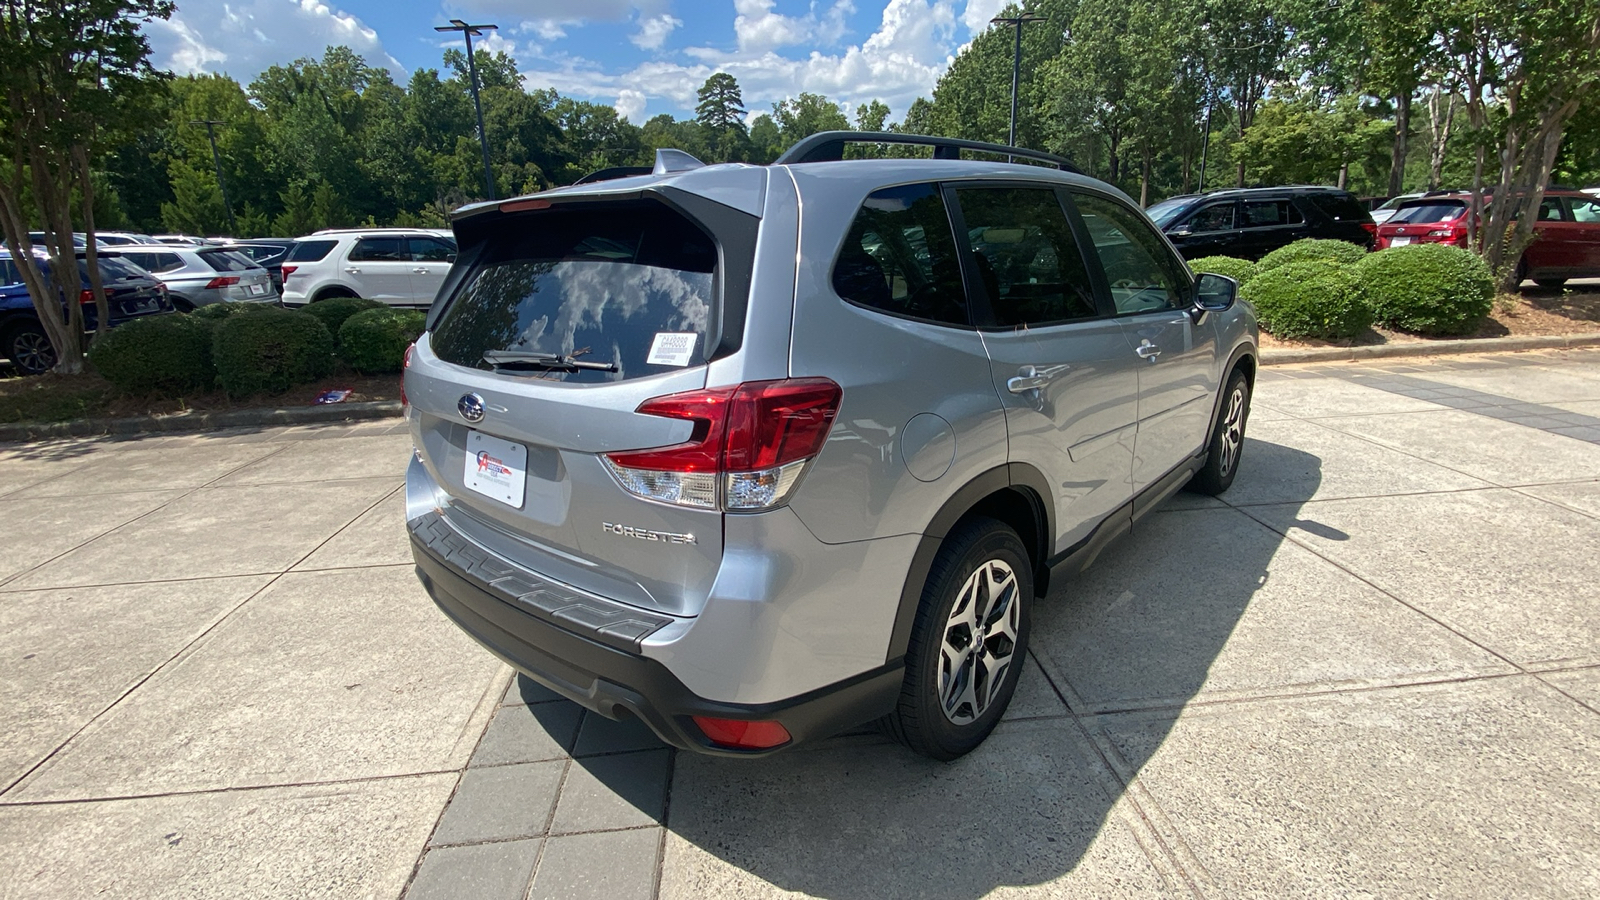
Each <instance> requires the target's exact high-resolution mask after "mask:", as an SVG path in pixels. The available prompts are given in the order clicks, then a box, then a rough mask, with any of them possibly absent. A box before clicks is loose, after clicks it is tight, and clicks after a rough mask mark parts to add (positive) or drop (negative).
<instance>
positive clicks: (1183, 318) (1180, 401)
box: [1072, 192, 1218, 492]
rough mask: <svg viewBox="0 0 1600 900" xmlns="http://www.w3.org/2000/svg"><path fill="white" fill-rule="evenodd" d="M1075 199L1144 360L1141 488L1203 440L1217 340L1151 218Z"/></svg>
mask: <svg viewBox="0 0 1600 900" xmlns="http://www.w3.org/2000/svg"><path fill="white" fill-rule="evenodd" d="M1072 200H1073V203H1074V204H1076V206H1077V208H1078V212H1079V213H1080V214H1081V215H1082V217H1083V223H1084V229H1085V231H1087V232H1088V234H1089V238H1090V241H1091V242H1092V243H1093V245H1094V248H1095V255H1096V257H1097V261H1098V263H1099V264H1100V266H1102V267H1103V268H1104V270H1105V278H1106V282H1107V283H1108V284H1109V285H1110V286H1111V299H1112V304H1113V306H1114V307H1115V309H1116V314H1117V320H1118V322H1119V323H1120V324H1121V325H1122V327H1123V329H1124V333H1125V335H1126V338H1127V341H1128V345H1129V349H1130V351H1131V352H1132V354H1133V355H1134V356H1135V358H1137V359H1138V360H1139V362H1138V363H1137V365H1138V373H1139V433H1138V438H1137V440H1136V442H1135V444H1134V460H1133V489H1134V491H1135V492H1138V491H1141V490H1143V489H1145V488H1147V487H1149V486H1150V485H1152V484H1154V483H1155V482H1156V481H1157V480H1159V479H1160V478H1161V477H1162V476H1163V475H1165V474H1167V473H1168V472H1169V471H1171V470H1172V469H1174V468H1176V467H1177V466H1178V465H1179V464H1180V463H1182V462H1184V461H1185V460H1186V459H1188V458H1189V457H1191V456H1193V455H1194V454H1195V453H1197V452H1199V451H1200V449H1201V447H1203V446H1204V444H1205V441H1206V436H1207V434H1208V433H1209V431H1210V428H1211V415H1212V400H1213V399H1214V398H1215V397H1216V395H1217V368H1218V366H1217V358H1216V357H1217V341H1216V334H1215V332H1214V330H1213V329H1212V327H1211V324H1210V322H1205V321H1203V322H1202V323H1201V324H1199V325H1196V324H1195V322H1194V320H1193V319H1192V318H1191V317H1190V315H1189V308H1190V302H1189V298H1190V296H1191V294H1192V292H1193V285H1192V284H1191V283H1190V280H1189V275H1188V272H1187V270H1185V268H1184V267H1183V264H1182V263H1181V262H1179V261H1178V259H1177V257H1176V256H1174V255H1173V253H1172V251H1171V249H1169V247H1168V246H1167V243H1166V241H1164V240H1162V238H1161V236H1160V235H1159V234H1157V233H1156V232H1155V231H1154V230H1153V229H1152V228H1151V227H1150V226H1149V225H1146V224H1145V222H1144V219H1143V218H1142V217H1141V216H1139V215H1137V214H1135V213H1134V212H1133V211H1132V210H1130V209H1128V208H1126V207H1124V206H1123V205H1122V204H1120V203H1117V202H1115V201H1112V200H1110V199H1108V198H1105V197H1100V196H1097V195H1093V194H1088V193H1083V192H1074V193H1073V194H1072Z"/></svg>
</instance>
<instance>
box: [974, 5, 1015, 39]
mask: <svg viewBox="0 0 1600 900" xmlns="http://www.w3.org/2000/svg"><path fill="white" fill-rule="evenodd" d="M1012 2H1014V0H967V8H966V10H965V11H963V12H962V13H961V24H963V25H965V26H967V31H968V32H969V33H971V34H973V35H976V34H977V33H978V32H980V31H982V30H984V29H985V28H988V27H989V20H990V19H992V18H994V17H995V16H998V15H1000V11H1001V10H1003V9H1005V8H1006V6H1008V5H1009V4H1010V3H1012Z"/></svg>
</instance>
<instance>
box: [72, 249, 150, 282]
mask: <svg viewBox="0 0 1600 900" xmlns="http://www.w3.org/2000/svg"><path fill="white" fill-rule="evenodd" d="M99 262H100V280H101V281H121V280H122V279H124V278H148V277H149V275H148V274H147V273H145V271H144V270H143V269H140V268H139V267H138V266H135V265H132V264H131V263H129V262H128V261H127V260H125V259H122V258H120V257H115V256H102V257H100V259H99ZM78 275H79V276H80V277H82V278H83V283H84V284H85V285H87V284H88V283H89V261H88V260H87V259H84V258H83V257H81V256H80V257H78Z"/></svg>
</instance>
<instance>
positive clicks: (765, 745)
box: [693, 716, 790, 750]
mask: <svg viewBox="0 0 1600 900" xmlns="http://www.w3.org/2000/svg"><path fill="white" fill-rule="evenodd" d="M693 718H694V724H695V725H696V726H697V727H699V729H700V730H701V731H702V732H703V733H704V734H705V736H706V738H707V739H708V740H710V741H711V743H713V744H716V745H717V746H719V747H727V748H729V749H732V750H771V749H772V748H773V747H781V746H783V745H784V744H787V743H789V740H790V737H789V729H787V728H785V727H783V723H782V722H772V721H764V722H746V721H742V720H740V719H713V718H711V717H710V716H694V717H693Z"/></svg>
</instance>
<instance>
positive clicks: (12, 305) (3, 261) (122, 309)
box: [0, 249, 173, 375]
mask: <svg viewBox="0 0 1600 900" xmlns="http://www.w3.org/2000/svg"><path fill="white" fill-rule="evenodd" d="M36 260H37V263H38V265H39V267H40V268H41V269H43V270H44V272H45V273H46V274H47V275H48V274H49V272H50V260H49V259H48V258H47V257H45V256H44V255H43V254H39V255H37V256H36ZM99 263H100V282H101V284H102V285H103V286H104V287H105V291H106V301H107V302H108V303H109V305H110V307H111V322H110V325H111V326H112V327H113V328H114V327H116V326H118V325H121V324H122V323H123V322H126V321H128V320H130V319H135V318H138V317H140V316H150V315H159V314H161V313H170V312H172V311H173V308H172V302H171V300H170V299H169V298H168V296H167V287H166V285H164V284H162V283H161V282H160V281H159V280H157V279H156V278H155V277H154V276H152V275H151V274H150V273H149V272H146V271H145V270H144V269H141V268H139V267H138V266H136V265H133V264H131V263H129V262H127V261H125V260H123V259H121V258H119V257H118V256H117V254H116V253H115V251H108V252H106V253H103V254H102V255H101V256H100V259H99ZM78 279H79V285H80V287H79V292H78V295H77V297H76V298H75V299H76V300H77V302H79V303H81V304H83V317H84V324H85V327H86V328H88V329H91V330H92V329H94V328H96V327H97V324H98V319H97V318H96V316H97V312H96V307H95V303H94V294H93V293H92V292H91V291H90V289H89V262H88V260H87V259H86V258H85V257H84V256H83V255H82V254H80V255H79V256H78ZM69 302H70V301H69ZM0 356H3V357H5V358H7V359H9V360H11V364H12V365H13V366H15V367H16V368H17V369H18V370H19V371H21V372H22V373H23V374H25V375H37V374H39V373H41V372H45V371H48V370H49V369H50V367H51V366H54V365H55V364H56V352H55V348H54V347H52V346H51V345H50V339H49V337H48V336H47V335H46V333H45V330H44V325H43V324H41V323H40V321H39V316H38V313H37V312H36V311H35V309H34V306H33V298H32V297H31V296H30V295H29V294H28V288H27V285H26V284H24V283H23V281H22V274H21V272H20V270H19V269H18V267H17V264H16V262H15V261H14V260H13V259H12V258H11V253H10V251H8V250H4V249H0Z"/></svg>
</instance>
